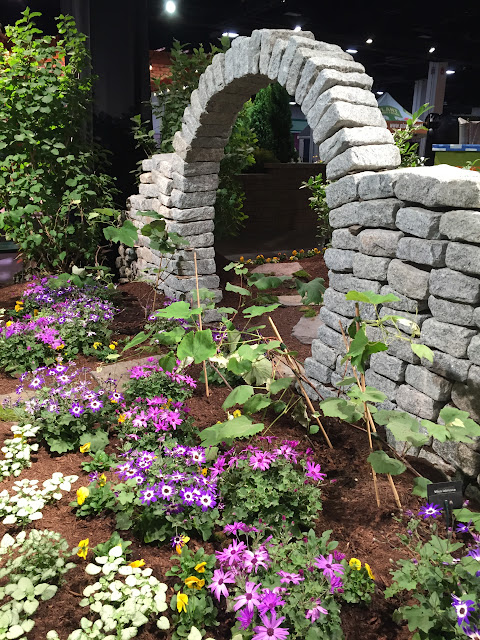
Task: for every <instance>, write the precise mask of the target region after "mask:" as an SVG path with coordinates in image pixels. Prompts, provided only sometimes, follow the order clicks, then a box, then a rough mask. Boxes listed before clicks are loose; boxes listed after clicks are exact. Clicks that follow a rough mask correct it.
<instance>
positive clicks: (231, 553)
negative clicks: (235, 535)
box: [215, 540, 247, 566]
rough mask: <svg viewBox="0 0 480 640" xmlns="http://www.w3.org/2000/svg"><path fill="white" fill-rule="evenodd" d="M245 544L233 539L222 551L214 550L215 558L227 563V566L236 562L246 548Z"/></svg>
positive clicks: (239, 559)
mask: <svg viewBox="0 0 480 640" xmlns="http://www.w3.org/2000/svg"><path fill="white" fill-rule="evenodd" d="M246 548H247V545H246V544H245V543H244V542H239V541H238V540H234V541H233V542H232V543H231V544H229V545H228V547H227V548H226V549H223V551H216V552H215V555H216V556H217V560H218V561H219V562H222V563H227V564H228V565H229V566H232V565H234V564H238V563H239V562H240V561H241V559H242V553H243V552H244V551H245V550H246Z"/></svg>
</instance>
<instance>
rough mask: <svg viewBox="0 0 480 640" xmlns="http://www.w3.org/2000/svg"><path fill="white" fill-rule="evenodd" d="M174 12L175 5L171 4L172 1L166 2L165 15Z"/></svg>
mask: <svg viewBox="0 0 480 640" xmlns="http://www.w3.org/2000/svg"><path fill="white" fill-rule="evenodd" d="M176 10H177V5H176V4H175V2H173V0H168V2H166V3H165V11H166V12H167V13H175V11H176Z"/></svg>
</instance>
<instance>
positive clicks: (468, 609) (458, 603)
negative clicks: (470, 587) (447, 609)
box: [452, 594, 475, 627]
mask: <svg viewBox="0 0 480 640" xmlns="http://www.w3.org/2000/svg"><path fill="white" fill-rule="evenodd" d="M452 607H454V608H455V613H456V614H457V622H458V625H459V626H460V627H461V626H462V625H464V624H467V625H468V619H469V617H470V614H471V613H473V611H475V603H474V601H473V600H460V598H457V596H455V595H453V594H452Z"/></svg>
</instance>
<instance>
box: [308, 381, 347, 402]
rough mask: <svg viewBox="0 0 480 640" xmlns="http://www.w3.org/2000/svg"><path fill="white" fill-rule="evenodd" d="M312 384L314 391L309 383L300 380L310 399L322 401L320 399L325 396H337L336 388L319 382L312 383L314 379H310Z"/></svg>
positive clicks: (324, 398) (325, 397)
mask: <svg viewBox="0 0 480 640" xmlns="http://www.w3.org/2000/svg"><path fill="white" fill-rule="evenodd" d="M312 384H313V386H314V388H315V391H314V390H313V389H312V387H311V386H310V385H308V384H306V383H305V382H302V387H303V388H304V390H305V393H306V394H307V396H308V397H309V398H310V400H313V401H317V400H320V401H322V400H326V399H327V398H336V397H337V396H338V389H337V390H336V389H333V388H332V387H326V386H325V385H323V384H322V383H320V382H319V383H318V384H314V381H312Z"/></svg>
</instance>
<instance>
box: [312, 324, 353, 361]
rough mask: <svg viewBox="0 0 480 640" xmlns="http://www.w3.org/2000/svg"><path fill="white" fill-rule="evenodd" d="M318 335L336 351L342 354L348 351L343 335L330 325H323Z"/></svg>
mask: <svg viewBox="0 0 480 640" xmlns="http://www.w3.org/2000/svg"><path fill="white" fill-rule="evenodd" d="M317 336H318V339H319V340H321V341H322V342H323V343H324V344H326V345H327V346H329V347H331V348H332V349H334V350H335V351H338V353H341V354H342V355H343V354H345V353H346V348H345V343H344V342H343V338H342V335H341V334H340V333H338V332H337V331H334V330H333V329H330V327H327V326H326V325H321V326H320V328H319V330H318V333H317Z"/></svg>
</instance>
